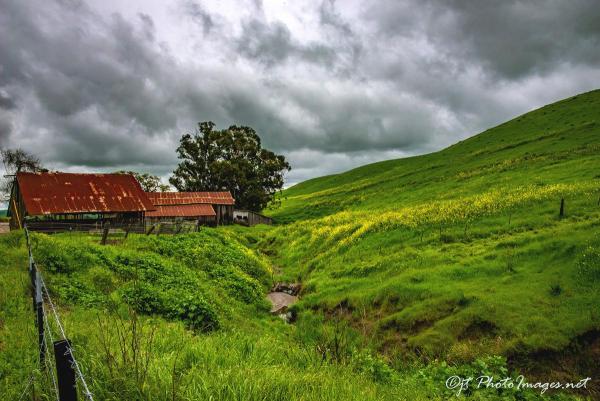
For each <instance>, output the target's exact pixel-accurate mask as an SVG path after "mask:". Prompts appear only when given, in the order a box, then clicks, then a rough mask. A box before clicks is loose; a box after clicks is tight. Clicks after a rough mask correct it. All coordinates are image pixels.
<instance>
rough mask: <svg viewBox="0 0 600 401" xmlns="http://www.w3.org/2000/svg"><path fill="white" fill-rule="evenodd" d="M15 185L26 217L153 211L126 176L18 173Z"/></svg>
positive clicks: (140, 189)
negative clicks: (23, 204) (19, 192)
mask: <svg viewBox="0 0 600 401" xmlns="http://www.w3.org/2000/svg"><path fill="white" fill-rule="evenodd" d="M17 183H18V185H19V190H20V191H21V194H22V197H23V202H24V203H25V209H26V210H27V214H28V215H30V216H37V215H46V214H61V213H123V212H145V211H149V210H155V208H154V205H153V204H152V202H150V199H148V197H147V196H146V193H145V192H144V191H143V190H142V187H141V186H140V184H139V183H138V182H137V180H136V179H135V177H133V176H132V175H130V174H74V173H59V172H54V173H18V174H17Z"/></svg>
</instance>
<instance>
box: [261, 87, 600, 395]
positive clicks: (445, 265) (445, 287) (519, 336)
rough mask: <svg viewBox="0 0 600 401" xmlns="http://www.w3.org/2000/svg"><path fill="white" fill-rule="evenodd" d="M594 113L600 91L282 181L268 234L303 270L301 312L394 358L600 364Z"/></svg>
mask: <svg viewBox="0 0 600 401" xmlns="http://www.w3.org/2000/svg"><path fill="white" fill-rule="evenodd" d="M598 118H600V91H598V90H596V91H593V92H588V93H585V94H581V95H578V96H574V97H572V98H569V99H565V100H563V101H560V102H557V103H554V104H551V105H548V106H545V107H543V108H541V109H539V110H535V111H533V112H531V113H528V114H525V115H523V116H521V117H518V118H515V119H514V120H511V121H509V122H507V123H505V124H502V125H500V126H498V127H495V128H492V129H490V130H487V131H485V132H483V133H481V134H479V135H477V136H474V137H472V138H470V139H467V140H465V141H462V142H460V143H457V144H455V145H453V146H451V147H449V148H447V149H444V150H442V151H440V152H437V153H432V154H428V155H424V156H418V157H411V158H406V159H400V160H390V161H384V162H380V163H375V164H370V165H367V166H364V167H360V168H357V169H354V170H351V171H348V172H346V173H343V174H338V175H332V176H327V177H322V178H317V179H313V180H309V181H307V182H305V183H301V184H298V185H296V186H294V187H292V188H290V189H288V190H286V191H284V193H283V196H282V205H281V207H280V208H279V209H277V210H274V211H272V212H271V214H272V215H273V217H274V218H275V219H276V220H277V221H278V222H279V223H285V222H287V223H289V224H280V225H279V226H277V227H276V228H275V229H273V230H272V231H271V232H270V233H269V234H268V235H267V238H266V239H265V241H263V243H262V245H261V246H262V247H263V251H264V252H265V253H267V254H270V255H273V258H274V260H275V263H276V264H277V265H278V266H279V267H280V269H281V271H282V275H281V279H282V280H299V281H302V282H303V283H304V292H303V294H302V295H303V297H302V301H301V302H300V304H298V305H297V310H298V312H299V316H300V321H302V319H310V318H311V316H312V315H314V314H321V313H322V314H325V315H326V316H341V317H343V318H344V319H345V320H347V321H348V322H350V324H351V325H352V326H353V327H354V328H355V329H356V330H357V331H360V332H362V333H363V334H364V335H365V337H366V338H369V339H370V341H372V343H373V345H374V346H375V347H377V348H378V349H380V350H381V351H382V352H384V353H385V354H386V355H388V357H389V358H390V359H391V360H396V359H398V358H400V359H402V358H406V357H407V355H419V356H422V357H426V358H429V357H431V358H439V357H443V358H445V359H446V360H448V361H465V360H467V361H468V360H473V359H475V358H476V357H478V356H480V355H485V354H504V355H506V356H508V357H509V359H510V360H511V361H512V363H514V364H515V366H516V367H518V368H522V369H525V370H526V371H531V372H532V374H542V372H545V371H546V370H550V371H552V372H551V373H552V374H553V375H555V376H556V377H558V378H564V376H565V375H566V376H568V377H573V378H574V377H577V375H582V374H585V375H590V374H591V373H594V372H595V373H596V374H598V373H600V372H598V371H597V369H598V368H597V367H595V368H594V366H595V363H594V362H593V361H594V360H596V359H597V358H598V357H600V356H599V355H598V349H600V348H599V344H600V340H599V335H598V333H600V314H599V313H598V309H597V305H598V304H599V303H600V291H598V286H599V285H600V204H599V196H600V193H599V189H600V180H599V178H600V121H598ZM561 199H563V200H564V207H563V212H562V215H561V212H560V205H561ZM573 350H577V351H573ZM532 356H535V357H532ZM525 361H526V362H525ZM594 369H595V370H594ZM559 371H560V372H559ZM549 377H552V376H548V375H546V376H545V378H546V379H548V378H549ZM597 390H598V389H596V391H597Z"/></svg>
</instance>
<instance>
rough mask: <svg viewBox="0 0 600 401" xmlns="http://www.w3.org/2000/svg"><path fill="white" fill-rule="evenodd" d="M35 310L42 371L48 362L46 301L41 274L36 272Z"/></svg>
mask: <svg viewBox="0 0 600 401" xmlns="http://www.w3.org/2000/svg"><path fill="white" fill-rule="evenodd" d="M35 310H36V316H37V318H36V320H37V328H38V346H39V350H40V366H41V367H42V369H43V368H44V366H45V361H46V341H45V339H44V299H43V298H42V280H41V277H40V273H39V272H38V271H36V272H35Z"/></svg>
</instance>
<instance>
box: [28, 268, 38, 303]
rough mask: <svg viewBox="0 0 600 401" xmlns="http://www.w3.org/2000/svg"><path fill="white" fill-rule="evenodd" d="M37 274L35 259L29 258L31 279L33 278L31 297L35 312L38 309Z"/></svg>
mask: <svg viewBox="0 0 600 401" xmlns="http://www.w3.org/2000/svg"><path fill="white" fill-rule="evenodd" d="M36 276H37V269H36V267H35V262H34V261H33V259H29V279H30V280H31V299H32V304H33V311H34V312H35V311H36V310H37V299H36V294H37V288H36V287H37V280H36Z"/></svg>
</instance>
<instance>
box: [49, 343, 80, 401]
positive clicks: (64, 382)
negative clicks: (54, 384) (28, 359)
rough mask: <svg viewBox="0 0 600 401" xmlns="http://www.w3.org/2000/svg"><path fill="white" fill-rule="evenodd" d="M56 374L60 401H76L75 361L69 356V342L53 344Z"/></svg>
mask: <svg viewBox="0 0 600 401" xmlns="http://www.w3.org/2000/svg"><path fill="white" fill-rule="evenodd" d="M54 356H55V358H56V374H57V380H58V395H59V399H60V401H77V383H76V376H75V369H74V368H73V366H74V364H75V361H74V360H73V355H72V354H71V342H70V341H69V340H67V339H64V340H60V341H55V342H54Z"/></svg>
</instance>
